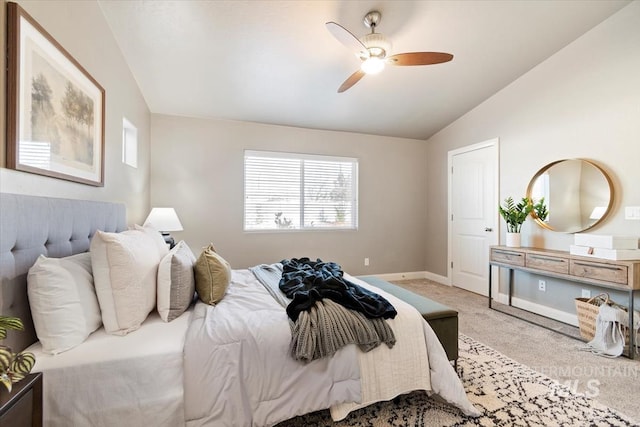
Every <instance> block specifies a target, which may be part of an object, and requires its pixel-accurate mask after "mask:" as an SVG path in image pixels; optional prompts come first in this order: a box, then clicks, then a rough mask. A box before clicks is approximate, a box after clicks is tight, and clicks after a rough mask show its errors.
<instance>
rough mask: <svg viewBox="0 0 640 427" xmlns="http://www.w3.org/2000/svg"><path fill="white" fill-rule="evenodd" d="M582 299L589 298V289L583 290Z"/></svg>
mask: <svg viewBox="0 0 640 427" xmlns="http://www.w3.org/2000/svg"><path fill="white" fill-rule="evenodd" d="M582 298H591V291H590V290H589V289H583V290H582Z"/></svg>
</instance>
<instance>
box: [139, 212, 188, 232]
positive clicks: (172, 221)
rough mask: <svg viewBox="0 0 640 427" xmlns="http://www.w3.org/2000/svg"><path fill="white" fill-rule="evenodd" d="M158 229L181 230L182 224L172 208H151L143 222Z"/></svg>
mask: <svg viewBox="0 0 640 427" xmlns="http://www.w3.org/2000/svg"><path fill="white" fill-rule="evenodd" d="M144 225H150V226H152V227H153V228H155V229H156V230H158V231H182V230H184V228H182V224H181V223H180V219H179V218H178V214H176V210H175V209H173V208H153V209H151V213H150V214H149V216H148V217H147V219H146V220H145V222H144Z"/></svg>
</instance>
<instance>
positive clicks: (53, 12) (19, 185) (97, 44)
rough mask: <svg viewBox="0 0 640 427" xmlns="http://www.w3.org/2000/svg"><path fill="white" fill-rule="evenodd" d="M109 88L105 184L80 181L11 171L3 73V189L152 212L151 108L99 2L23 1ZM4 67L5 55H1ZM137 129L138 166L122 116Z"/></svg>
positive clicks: (138, 213)
mask: <svg viewBox="0 0 640 427" xmlns="http://www.w3.org/2000/svg"><path fill="white" fill-rule="evenodd" d="M19 4H20V5H21V6H22V7H23V8H24V9H25V10H26V11H27V13H29V14H30V15H31V16H32V17H33V18H34V19H35V20H36V21H38V23H39V24H40V25H42V26H43V27H44V28H45V29H46V30H47V31H48V32H49V33H50V34H51V35H52V36H53V37H54V38H55V39H56V40H57V41H58V42H59V43H60V44H61V45H62V46H63V47H64V48H65V49H66V50H67V51H68V52H69V53H71V55H72V56H73V57H74V58H75V59H76V60H77V61H78V62H79V63H80V64H81V65H82V66H83V67H84V68H85V69H86V70H87V71H88V72H89V74H91V75H92V76H93V77H94V78H95V79H96V81H98V82H99V83H100V85H101V86H102V87H103V88H104V89H105V92H106V98H105V99H106V108H105V115H106V116H105V122H106V125H105V171H104V187H93V186H89V185H83V184H77V183H73V182H69V181H64V180H60V179H55V178H49V177H45V176H41V175H36V174H31V173H26V172H18V171H15V170H11V169H6V168H5V165H6V161H5V139H6V131H5V95H6V94H5V90H4V88H5V78H6V76H5V73H4V72H2V73H0V86H1V87H2V91H0V93H1V95H0V133H1V134H2V144H0V145H1V147H0V191H1V192H7V193H20V194H32V195H40V196H50V197H63V198H71V199H89V200H104V201H118V202H123V203H125V204H126V205H127V215H128V221H129V222H130V223H133V222H141V221H144V219H145V218H146V215H147V214H148V212H149V186H150V184H149V121H150V114H149V109H148V108H147V105H146V103H145V101H144V99H143V97H142V94H141V93H140V90H139V89H138V86H137V84H136V81H135V80H134V78H133V76H132V74H131V72H130V70H129V67H128V65H127V64H126V62H125V61H124V57H123V56H122V53H121V52H120V49H119V48H118V46H117V44H116V42H115V39H114V38H113V36H112V34H111V30H110V29H109V27H108V25H107V22H106V20H105V19H104V16H103V15H102V11H101V10H100V7H99V5H98V3H97V2H96V1H20V2H19ZM1 6H2V7H1V9H2V10H1V11H0V18H1V19H0V21H2V24H3V25H2V31H1V32H0V41H1V43H0V45H1V46H2V51H3V52H5V49H6V34H5V33H6V31H5V28H6V1H5V0H3V1H2V4H1ZM0 67H1V69H2V70H4V69H5V56H4V55H0ZM123 116H125V117H127V119H129V120H130V121H131V122H132V123H133V124H134V125H135V126H137V128H138V142H139V153H138V168H137V169H134V168H131V167H129V166H126V165H124V164H123V163H122V162H121V159H122V117H123Z"/></svg>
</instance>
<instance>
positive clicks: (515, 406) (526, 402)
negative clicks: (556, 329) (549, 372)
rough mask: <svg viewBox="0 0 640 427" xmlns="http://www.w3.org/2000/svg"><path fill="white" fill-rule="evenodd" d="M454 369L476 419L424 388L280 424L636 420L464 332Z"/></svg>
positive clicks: (404, 426)
mask: <svg viewBox="0 0 640 427" xmlns="http://www.w3.org/2000/svg"><path fill="white" fill-rule="evenodd" d="M458 372H459V374H460V376H461V378H462V383H463V384H464V388H465V390H466V391H467V395H468V396H469V399H470V400H471V401H472V402H473V403H474V404H475V405H476V407H477V408H478V409H480V410H482V412H483V415H482V416H480V417H479V418H472V417H466V416H464V415H462V414H461V413H460V412H459V411H458V410H457V409H455V408H453V407H450V406H448V405H446V404H443V403H442V402H439V401H437V400H435V399H433V398H429V397H428V396H427V395H426V393H424V392H414V393H411V394H407V395H403V396H399V397H397V398H396V399H394V400H392V401H390V402H382V403H379V404H375V405H371V406H369V407H367V408H363V409H360V410H358V411H354V412H353V413H351V414H350V415H349V416H348V417H347V419H345V420H343V421H340V422H337V423H334V422H333V421H332V420H331V416H330V415H329V411H328V410H325V411H319V412H314V413H311V414H307V415H303V416H300V417H296V418H293V419H291V420H288V421H285V422H282V423H280V424H278V427H301V426H305V427H310V426H335V427H340V426H352V427H365V426H366V427H378V426H380V427H383V426H384V427H387V426H397V427H409V426H413V427H422V426H541V427H542V426H546V427H547V426H634V425H638V424H637V423H635V422H634V421H633V420H631V419H629V418H627V417H626V416H624V415H622V414H620V413H618V412H616V411H614V410H612V409H610V408H608V407H606V406H604V405H601V404H600V403H598V402H596V401H595V400H593V399H590V398H588V397H585V396H584V395H581V394H577V393H574V392H572V391H571V390H570V389H569V388H568V387H567V386H564V385H561V384H559V383H557V382H556V381H554V380H552V379H550V378H549V377H546V376H544V375H542V374H540V373H538V372H536V371H534V370H532V369H530V368H527V367H526V366H524V365H521V364H520V363H518V362H516V361H514V360H511V359H509V358H508V357H506V356H505V355H503V354H502V353H499V352H497V351H495V350H493V349H491V348H489V347H487V346H485V345H484V344H481V343H479V342H477V341H475V340H473V339H472V338H469V337H467V336H464V335H462V334H461V335H460V359H459V360H458Z"/></svg>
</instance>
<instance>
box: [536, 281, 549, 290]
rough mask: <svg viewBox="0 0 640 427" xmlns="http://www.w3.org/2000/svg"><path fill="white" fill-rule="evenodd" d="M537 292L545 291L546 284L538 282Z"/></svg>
mask: <svg viewBox="0 0 640 427" xmlns="http://www.w3.org/2000/svg"><path fill="white" fill-rule="evenodd" d="M538 290H539V291H542V292H546V291H547V282H545V281H544V280H538Z"/></svg>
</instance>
